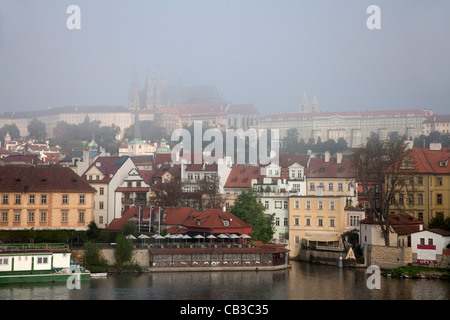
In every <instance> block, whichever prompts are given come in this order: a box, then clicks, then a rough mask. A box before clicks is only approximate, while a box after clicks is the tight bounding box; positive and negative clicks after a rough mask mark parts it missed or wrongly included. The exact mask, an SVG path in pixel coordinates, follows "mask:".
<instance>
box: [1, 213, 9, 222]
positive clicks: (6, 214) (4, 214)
mask: <svg viewBox="0 0 450 320" xmlns="http://www.w3.org/2000/svg"><path fill="white" fill-rule="evenodd" d="M2 222H8V212H2Z"/></svg>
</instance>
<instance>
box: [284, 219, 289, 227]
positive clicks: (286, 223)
mask: <svg viewBox="0 0 450 320" xmlns="http://www.w3.org/2000/svg"><path fill="white" fill-rule="evenodd" d="M283 225H284V226H285V227H288V226H289V220H288V218H284V219H283Z"/></svg>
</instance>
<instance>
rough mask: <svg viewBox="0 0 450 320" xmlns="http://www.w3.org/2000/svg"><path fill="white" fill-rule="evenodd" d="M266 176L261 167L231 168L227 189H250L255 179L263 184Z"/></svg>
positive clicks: (242, 166)
mask: <svg viewBox="0 0 450 320" xmlns="http://www.w3.org/2000/svg"><path fill="white" fill-rule="evenodd" d="M263 178H264V176H263V175H262V174H261V167H259V166H244V165H235V166H233V167H232V168H231V172H230V174H229V175H228V179H227V182H226V183H225V188H249V187H251V183H252V180H253V179H256V180H257V183H262V181H263Z"/></svg>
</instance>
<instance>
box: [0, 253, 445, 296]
mask: <svg viewBox="0 0 450 320" xmlns="http://www.w3.org/2000/svg"><path fill="white" fill-rule="evenodd" d="M291 264H292V268H291V269H289V270H283V271H273V272H272V271H260V272H256V271H247V272H208V273H207V272H173V273H145V274H116V275H114V274H111V275H108V277H107V278H106V279H91V280H90V281H82V284H81V289H79V290H76V289H73V290H70V289H68V288H67V286H66V284H65V282H62V283H52V284H48V283H41V284H14V285H12V284H8V285H0V299H22V300H33V299H39V300H43V299H45V300H47V299H48V300H58V299H63V300H69V299H70V300H72V299H74V300H96V299H102V300H128V299H133V300H140V299H144V300H150V299H152V300H158V299H164V300H169V299H177V300H185V299H186V300H187V299H189V300H234V299H244V300H310V299H314V300H328V299H333V300H357V299H364V300H367V299H377V300H384V299H390V300H397V299H402V300H405V299H406V300H411V299H414V300H422V299H427V300H429V299H437V300H449V299H450V283H449V282H448V281H443V280H425V279H423V280H422V279H420V280H411V279H391V278H385V277H381V289H379V290H377V289H373V290H370V289H368V288H367V286H366V280H367V278H368V277H369V274H366V272H365V269H346V268H337V267H334V266H324V265H314V264H309V263H304V262H297V261H291Z"/></svg>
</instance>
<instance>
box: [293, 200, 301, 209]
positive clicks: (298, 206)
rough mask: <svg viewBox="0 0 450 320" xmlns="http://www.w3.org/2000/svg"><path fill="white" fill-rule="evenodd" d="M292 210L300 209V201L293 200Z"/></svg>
mask: <svg viewBox="0 0 450 320" xmlns="http://www.w3.org/2000/svg"><path fill="white" fill-rule="evenodd" d="M294 208H295V209H299V208H300V201H298V200H295V204H294Z"/></svg>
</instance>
